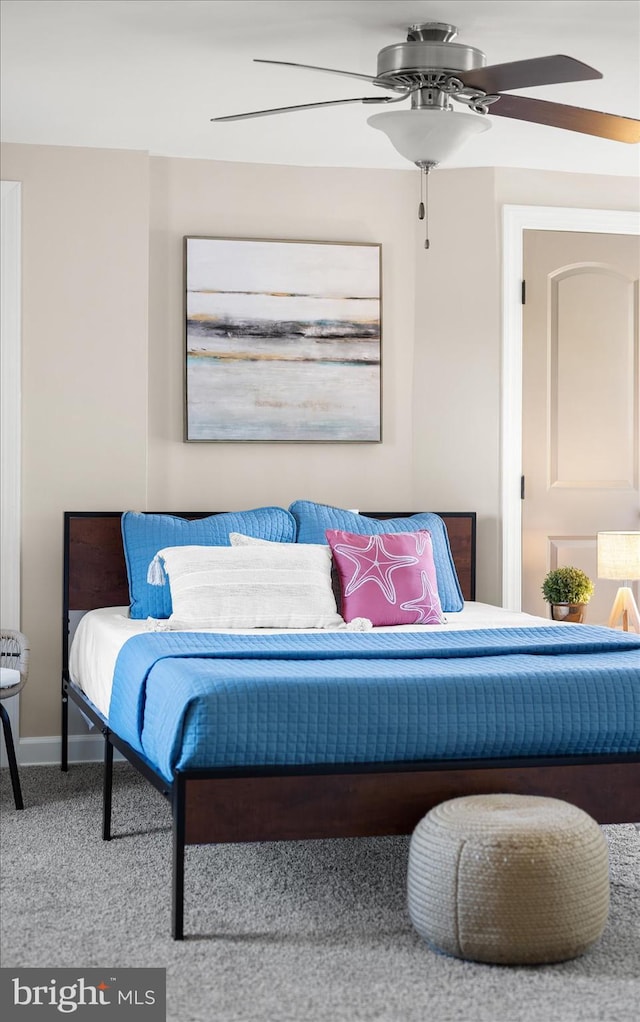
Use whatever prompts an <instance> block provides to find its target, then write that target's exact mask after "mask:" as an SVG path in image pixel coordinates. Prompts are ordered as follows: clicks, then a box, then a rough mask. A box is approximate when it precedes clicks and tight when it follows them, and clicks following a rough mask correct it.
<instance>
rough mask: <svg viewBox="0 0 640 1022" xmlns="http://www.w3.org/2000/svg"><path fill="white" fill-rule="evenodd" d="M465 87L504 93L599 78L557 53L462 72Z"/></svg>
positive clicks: (594, 70)
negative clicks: (537, 86) (511, 90)
mask: <svg viewBox="0 0 640 1022" xmlns="http://www.w3.org/2000/svg"><path fill="white" fill-rule="evenodd" d="M458 77H459V78H461V79H462V81H463V82H464V84H465V85H469V86H471V87H472V88H474V89H482V90H483V92H487V93H488V92H508V91H509V90H510V89H528V88H532V87H533V86H535V85H558V84H559V83H560V82H583V81H587V80H588V79H589V78H602V74H601V73H600V71H596V69H595V68H594V67H589V65H588V64H583V63H582V61H580V60H574V58H573V57H565V56H564V55H563V54H561V53H557V54H555V56H552V57H534V58H533V59H532V60H514V61H512V62H511V63H510V64H492V65H491V66H490V67H478V68H476V69H475V71H464V72H462V73H461V74H460V75H459V76H458Z"/></svg>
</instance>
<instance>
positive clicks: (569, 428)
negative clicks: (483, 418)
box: [522, 231, 640, 624]
mask: <svg viewBox="0 0 640 1022" xmlns="http://www.w3.org/2000/svg"><path fill="white" fill-rule="evenodd" d="M639 278H640V240H639V239H638V238H637V237H636V236H633V235H608V234H583V233H579V234H578V233H572V232H570V231H525V232H524V279H525V282H526V283H525V302H524V308H523V424H522V426H523V448H522V465H523V474H524V500H523V504H522V510H523V518H522V606H523V610H526V611H528V612H529V613H534V614H544V615H548V607H547V604H545V602H544V600H543V599H542V594H541V592H540V586H541V585H542V581H543V579H544V576H545V574H546V573H547V571H549V569H551V568H555V567H560V566H562V565H574V566H575V567H578V568H582V569H583V570H584V571H586V572H587V574H588V575H589V576H590V577H591V578H592V579H593V581H594V582H595V584H596V591H595V594H594V596H593V597H592V599H591V602H590V604H589V608H588V614H587V621H588V622H589V623H591V624H605V623H606V621H607V619H608V617H609V611H610V608H611V605H612V603H613V600H614V598H615V594H616V591H617V587H618V585H619V584H620V583H618V582H613V581H607V580H604V579H601V580H598V579H597V577H596V533H597V532H599V531H610V530H634V531H635V530H640V491H639V486H640V427H639V421H640V389H639V378H638V359H639V352H638V348H639V329H638V280H639ZM636 596H637V594H636Z"/></svg>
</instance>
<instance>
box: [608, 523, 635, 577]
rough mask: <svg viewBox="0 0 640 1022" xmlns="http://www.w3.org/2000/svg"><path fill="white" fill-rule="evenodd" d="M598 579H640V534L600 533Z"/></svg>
mask: <svg viewBox="0 0 640 1022" xmlns="http://www.w3.org/2000/svg"><path fill="white" fill-rule="evenodd" d="M598 578H616V579H623V580H624V581H630V580H631V579H636V578H640V532H599V533H598Z"/></svg>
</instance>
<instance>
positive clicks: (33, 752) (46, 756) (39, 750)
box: [16, 734, 124, 766]
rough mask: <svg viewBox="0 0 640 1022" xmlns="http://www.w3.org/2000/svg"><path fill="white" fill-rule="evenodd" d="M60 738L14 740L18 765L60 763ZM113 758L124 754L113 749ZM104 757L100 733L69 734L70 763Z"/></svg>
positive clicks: (120, 757)
mask: <svg viewBox="0 0 640 1022" xmlns="http://www.w3.org/2000/svg"><path fill="white" fill-rule="evenodd" d="M61 750H62V739H61V737H60V736H59V735H52V736H51V737H47V738H21V739H20V740H19V741H18V742H16V759H17V760H18V766H50V765H59V764H60V753H61ZM113 758H114V761H115V760H124V756H123V755H122V754H121V753H119V752H118V750H117V749H114V750H113ZM103 759H104V738H103V737H102V735H101V734H89V735H69V762H70V763H101V762H102V760H103Z"/></svg>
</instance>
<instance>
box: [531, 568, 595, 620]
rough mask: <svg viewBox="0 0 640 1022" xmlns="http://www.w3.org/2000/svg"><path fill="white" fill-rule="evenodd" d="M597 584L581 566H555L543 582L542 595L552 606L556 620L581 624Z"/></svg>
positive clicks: (552, 613)
mask: <svg viewBox="0 0 640 1022" xmlns="http://www.w3.org/2000/svg"><path fill="white" fill-rule="evenodd" d="M594 588H595V586H594V584H593V582H592V581H591V579H590V578H589V576H588V575H586V574H585V573H584V571H582V570H581V569H580V568H572V567H570V566H567V567H563V568H554V569H553V571H550V572H549V574H548V575H547V576H546V578H545V580H544V582H543V583H542V595H543V596H544V598H545V600H546V601H547V603H549V604H550V606H551V617H552V618H553V620H554V621H572V622H574V623H578V624H581V623H582V622H583V621H584V619H585V616H586V610H587V604H588V602H589V600H590V599H591V597H592V596H593V590H594Z"/></svg>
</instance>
